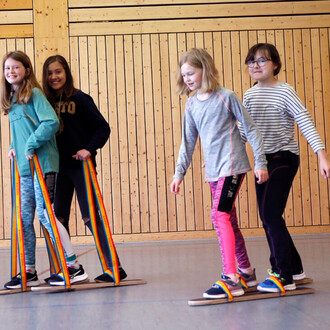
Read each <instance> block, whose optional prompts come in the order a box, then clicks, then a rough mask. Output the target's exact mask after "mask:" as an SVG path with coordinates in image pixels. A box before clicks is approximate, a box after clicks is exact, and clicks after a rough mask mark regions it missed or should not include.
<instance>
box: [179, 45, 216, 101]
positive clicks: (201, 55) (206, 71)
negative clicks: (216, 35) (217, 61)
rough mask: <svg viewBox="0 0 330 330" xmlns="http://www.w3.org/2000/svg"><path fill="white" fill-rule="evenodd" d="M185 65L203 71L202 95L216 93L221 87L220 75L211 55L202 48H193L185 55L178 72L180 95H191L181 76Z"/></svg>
mask: <svg viewBox="0 0 330 330" xmlns="http://www.w3.org/2000/svg"><path fill="white" fill-rule="evenodd" d="M185 63H188V64H189V65H191V66H193V67H195V68H199V69H202V70H203V76H202V86H201V88H200V92H201V93H206V92H214V91H215V90H216V89H217V88H218V87H219V86H220V84H219V81H218V79H219V73H218V70H217V69H216V67H215V65H214V61H213V59H212V57H211V55H210V54H209V53H208V52H207V51H206V50H204V49H202V48H191V49H189V50H187V51H186V52H185V53H184V54H183V56H182V58H181V60H180V63H179V67H178V70H177V92H178V94H179V95H182V94H186V95H189V93H190V89H189V88H188V86H187V85H186V84H185V83H184V81H183V78H182V75H181V67H182V65H183V64H185Z"/></svg>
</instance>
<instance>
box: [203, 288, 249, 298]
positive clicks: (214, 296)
mask: <svg viewBox="0 0 330 330" xmlns="http://www.w3.org/2000/svg"><path fill="white" fill-rule="evenodd" d="M244 293H245V292H244V290H243V289H241V290H236V291H231V294H232V295H233V297H238V296H243V294H244ZM203 298H209V299H220V298H227V295H226V294H225V293H222V294H217V295H209V294H207V293H205V292H204V293H203Z"/></svg>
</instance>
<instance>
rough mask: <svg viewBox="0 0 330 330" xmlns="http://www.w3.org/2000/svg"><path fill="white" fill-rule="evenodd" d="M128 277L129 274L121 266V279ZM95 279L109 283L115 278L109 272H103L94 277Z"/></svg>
mask: <svg viewBox="0 0 330 330" xmlns="http://www.w3.org/2000/svg"><path fill="white" fill-rule="evenodd" d="M126 277H127V274H126V272H125V271H124V269H123V268H119V278H120V280H123V279H125V278H126ZM94 281H95V282H99V283H103V282H105V283H109V282H110V283H113V278H112V277H111V276H110V275H108V274H107V273H103V274H101V275H99V276H97V277H95V278H94Z"/></svg>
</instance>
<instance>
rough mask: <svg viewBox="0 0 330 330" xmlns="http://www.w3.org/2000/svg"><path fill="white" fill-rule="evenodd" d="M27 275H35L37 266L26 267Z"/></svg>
mask: <svg viewBox="0 0 330 330" xmlns="http://www.w3.org/2000/svg"><path fill="white" fill-rule="evenodd" d="M25 270H26V272H27V273H30V274H34V273H35V272H36V265H25Z"/></svg>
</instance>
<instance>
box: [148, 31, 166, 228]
mask: <svg viewBox="0 0 330 330" xmlns="http://www.w3.org/2000/svg"><path fill="white" fill-rule="evenodd" d="M150 42H151V65H152V82H153V95H154V97H153V108H154V118H155V147H156V174H157V198H158V226H159V227H158V231H159V230H160V224H161V223H166V222H167V194H168V193H169V190H168V186H167V184H166V168H165V149H164V115H163V106H162V92H163V91H162V84H161V61H160V42H159V35H158V34H152V35H151V36H150Z"/></svg>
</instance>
